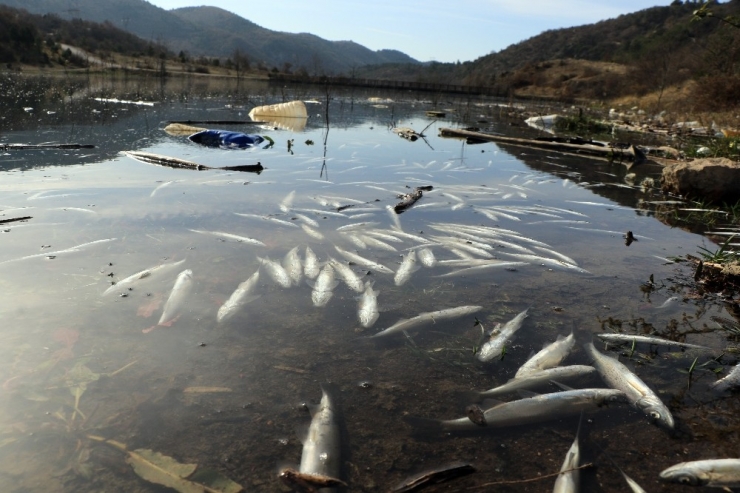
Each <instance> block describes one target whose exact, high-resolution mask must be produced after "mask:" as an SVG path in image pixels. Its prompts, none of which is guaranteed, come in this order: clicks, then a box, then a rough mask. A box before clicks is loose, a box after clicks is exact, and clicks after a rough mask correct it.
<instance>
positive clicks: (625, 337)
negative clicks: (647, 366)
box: [596, 334, 712, 351]
mask: <svg viewBox="0 0 740 493" xmlns="http://www.w3.org/2000/svg"><path fill="white" fill-rule="evenodd" d="M596 337H598V338H599V339H601V340H604V341H606V342H616V343H625V342H626V343H631V342H640V343H645V344H655V345H660V346H673V347H680V348H687V349H703V350H706V351H712V348H709V347H706V346H699V345H697V344H689V343H687V342H678V341H671V340H669V339H661V338H660V337H648V336H638V335H631V334H596Z"/></svg>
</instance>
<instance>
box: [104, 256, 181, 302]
mask: <svg viewBox="0 0 740 493" xmlns="http://www.w3.org/2000/svg"><path fill="white" fill-rule="evenodd" d="M184 262H185V259H182V260H179V261H177V262H171V263H168V264H159V265H157V266H154V267H150V268H148V269H144V270H142V271H139V272H137V273H136V274H132V275H130V276H128V277H126V278H125V279H122V280H120V281H118V282H117V283H115V284H113V285H112V286H110V287H109V288H108V289H106V290H105V291H103V295H102V296H105V295H108V294H110V293H112V292H114V291H117V290H119V289H124V288H128V287H130V286H131V285H132V284H134V283H136V282H137V281H140V280H142V279H150V278H152V277H153V276H154V275H155V274H164V273H165V272H169V271H170V270H172V269H175V268H177V267H179V266H181V265H182V264H183V263H184Z"/></svg>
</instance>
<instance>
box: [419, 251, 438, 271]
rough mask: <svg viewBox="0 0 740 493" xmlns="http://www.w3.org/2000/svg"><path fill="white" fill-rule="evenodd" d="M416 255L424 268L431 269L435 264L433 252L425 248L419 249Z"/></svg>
mask: <svg viewBox="0 0 740 493" xmlns="http://www.w3.org/2000/svg"><path fill="white" fill-rule="evenodd" d="M417 255H418V256H419V261H420V262H421V264H422V265H423V266H424V267H430V268H431V267H434V266H435V265H436V264H437V259H436V258H435V257H434V252H433V251H432V250H431V249H429V248H427V247H424V248H421V249H419V251H418V252H417Z"/></svg>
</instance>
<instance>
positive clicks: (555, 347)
mask: <svg viewBox="0 0 740 493" xmlns="http://www.w3.org/2000/svg"><path fill="white" fill-rule="evenodd" d="M575 343H576V339H575V337H574V336H573V332H571V333H570V335H569V336H568V337H563V336H562V335H559V336H558V338H557V340H556V341H555V342H553V343H551V344H548V345H546V346H545V347H543V348H542V350H541V351H540V352H538V353H537V354H535V355H534V356H532V357H531V358H529V359H528V360H527V361H526V362H525V363H524V364H523V365H522V366H521V367H520V368H519V370H518V371H517V372H516V375H515V376H514V378H522V377H524V376H527V375H531V374H532V373H537V372H539V371H542V370H546V369H548V368H554V367H556V366H558V365H559V364H560V363H561V362H562V361H563V360H564V359H565V358H566V357H567V356H568V354H570V351H571V350H572V349H573V346H574V345H575Z"/></svg>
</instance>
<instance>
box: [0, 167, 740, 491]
mask: <svg viewBox="0 0 740 493" xmlns="http://www.w3.org/2000/svg"><path fill="white" fill-rule="evenodd" d="M432 164H433V163H429V164H428V165H426V166H424V165H419V166H418V167H420V168H423V169H426V168H428V167H430V166H431V165H432ZM452 166H453V165H452V164H451V163H446V164H444V165H443V166H442V168H440V169H441V170H444V171H448V170H449V171H455V169H454V168H452ZM533 182H534V180H529V181H526V182H525V183H524V185H525V186H518V185H513V184H504V185H502V186H501V187H499V188H491V187H483V186H457V187H452V186H450V187H447V186H441V187H440V186H439V185H435V187H436V189H435V191H434V192H433V193H429V194H428V195H425V201H421V202H419V203H418V204H416V205H414V206H413V207H412V208H411V209H410V210H414V209H422V208H437V209H450V210H453V211H455V210H459V209H461V208H463V207H468V208H469V210H471V211H473V212H474V213H476V214H477V215H478V217H484V218H486V219H487V220H489V221H490V222H491V223H495V222H498V221H500V220H501V219H505V220H508V221H512V222H519V221H521V220H522V219H523V218H530V217H531V216H538V217H539V218H541V219H540V221H541V222H560V223H567V224H577V225H583V224H587V222H588V221H587V220H586V219H587V216H586V215H584V214H581V213H578V212H575V211H572V210H569V209H563V208H556V207H547V206H541V205H538V206H524V205H522V206H510V205H507V206H501V205H485V202H486V201H491V199H507V198H509V197H512V196H518V197H521V198H527V193H528V189H527V188H526V185H529V184H531V183H533ZM172 183H175V182H174V181H170V182H165V183H163V184H161V185H159V186H158V187H157V188H155V189H154V190H153V191H152V192H151V196H152V197H153V196H154V195H155V194H156V193H157V192H158V191H160V190H162V189H163V188H164V187H167V186H169V185H171V184H172ZM563 184H564V186H566V185H567V180H566V181H564V182H563ZM380 185H381V184H373V183H371V182H363V183H358V186H364V187H367V188H370V189H375V190H381V191H385V192H389V193H393V194H397V191H396V190H392V189H388V188H386V187H385V186H380ZM399 195H400V194H399ZM39 198H46V197H41V196H40V194H37V195H35V196H32V197H29V200H31V199H39ZM296 199H301V198H300V197H296V192H295V191H293V192H290V193H289V194H288V195H287V196H286V197H285V198H284V199H283V200H282V201H281V202H280V203H279V204H277V207H278V210H279V211H280V213H276V214H275V215H258V214H251V213H242V212H235V213H234V214H235V215H237V216H238V217H240V218H243V219H245V220H248V221H250V220H251V221H264V222H267V223H270V224H272V225H273V226H274V227H276V228H277V227H285V228H300V229H301V230H302V231H303V232H304V233H305V234H306V242H305V244H303V245H296V246H293V247H292V248H290V249H288V250H287V252H286V253H285V254H284V256H283V258H282V259H281V260H273V259H271V258H270V257H268V256H266V255H263V254H262V253H261V252H260V251H259V249H260V248H264V247H266V244H265V243H264V242H263V241H261V240H260V239H259V238H251V237H246V236H243V235H237V234H233V233H229V232H224V231H206V230H196V229H190V230H189V231H190V232H191V233H194V234H199V235H210V236H215V237H218V238H221V239H223V240H224V241H235V242H238V243H242V244H245V245H249V246H251V247H254V248H255V249H256V252H255V265H256V269H254V270H253V271H252V272H251V273H250V275H249V277H247V278H246V279H245V280H244V281H243V282H241V283H239V284H238V285H237V286H236V288H235V289H234V291H233V292H232V294H231V295H230V296H229V298H228V299H227V300H226V301H225V302H224V303H223V304H222V305H221V307H220V308H219V309H218V310H217V312H216V313H215V314H214V316H215V319H216V322H217V323H218V324H225V323H228V321H229V320H230V319H231V318H232V317H234V316H235V315H236V314H237V313H239V311H241V310H243V309H244V307H245V305H247V304H249V303H250V302H252V301H254V300H256V299H258V298H259V297H260V296H261V294H260V293H259V292H258V291H259V286H260V280H264V279H265V278H269V279H270V280H271V281H272V282H274V283H275V284H276V285H278V286H280V287H281V288H284V289H305V290H306V291H307V292H310V298H311V300H312V303H313V305H314V306H315V307H317V308H322V307H326V306H328V305H329V304H331V303H332V298H333V293H334V290H335V289H336V288H337V286H338V285H339V284H340V283H343V284H344V285H346V287H347V288H348V289H349V290H351V291H353V292H354V293H356V294H357V295H358V297H357V300H358V301H357V319H358V322H359V324H360V325H361V326H362V327H363V328H364V329H371V328H372V327H374V325H375V323H376V322H377V320H378V318H379V315H380V306H381V303H380V302H379V297H380V296H381V294H382V287H383V285H384V284H390V283H391V282H392V283H393V284H394V285H395V286H403V285H404V284H405V283H407V282H409V280H410V279H411V278H412V277H413V275H414V274H415V273H416V272H418V271H419V270H420V269H422V268H426V269H430V271H431V272H432V273H433V275H434V277H438V278H447V277H456V276H488V275H491V273H492V272H495V271H496V270H499V269H506V270H516V269H522V268H541V267H546V268H548V269H559V270H562V271H565V272H570V273H572V274H576V275H589V274H590V272H589V271H587V270H586V269H584V268H582V267H580V266H579V265H578V264H577V262H576V261H575V260H574V259H572V258H570V257H569V256H567V255H565V254H563V253H562V252H558V251H556V250H555V249H553V248H552V247H551V246H550V245H548V244H546V243H543V242H540V241H538V240H536V239H533V238H528V237H526V236H523V235H521V234H519V233H517V232H516V231H514V230H511V229H504V228H501V227H498V226H494V225H489V226H486V225H480V224H476V225H466V224H460V223H431V224H429V225H428V227H429V228H430V229H431V230H433V231H434V232H435V233H434V234H424V235H421V234H418V233H412V232H408V231H405V230H404V229H403V227H402V224H401V221H400V217H399V215H398V214H396V213H395V212H394V211H393V208H392V207H391V206H387V207H386V208H385V209H383V208H380V207H377V206H375V205H373V204H368V203H365V202H362V201H358V200H356V199H352V198H349V197H332V196H315V197H311V198H310V200H313V201H314V202H315V203H316V204H318V206H320V207H321V208H317V207H316V205H314V204H311V205H312V206H310V207H309V206H305V202H307V201H306V200H301V202H302V203H303V204H304V205H302V206H300V207H297V206H296V205H294V204H295V202H296ZM584 204H588V205H597V206H609V207H614V206H613V205H612V204H598V203H584ZM327 208H331V209H327ZM89 212H93V211H89ZM385 214H387V216H385V217H384V215H385ZM277 215H281V216H282V217H275V216H277ZM322 216H323V217H327V216H330V217H333V218H339V219H341V220H344V221H347V223H346V224H344V225H342V226H340V227H338V228H335V229H333V230H326V229H322V228H321V225H320V223H319V221H317V220H316V219H314V218H317V217H322ZM388 220H390V223H391V224H390V226H387V227H383V226H382V224H384V223H387V221H388ZM573 229H584V228H575V227H573ZM592 231H597V230H592ZM608 233H615V232H608ZM108 241H114V239H105V240H98V241H93V242H89V243H85V244H82V245H78V246H75V247H71V248H68V249H64V250H58V251H54V252H47V253H43V254H38V255H30V256H26V257H22V258H19V259H12V260H6V261H5V262H15V261H20V260H26V259H31V258H35V257H42V256H46V257H47V258H53V257H55V256H56V255H61V254H65V253H69V252H76V251H80V250H82V249H85V248H87V247H90V246H93V245H96V244H99V243H105V242H108ZM315 242H321V244H322V245H323V246H325V245H331V248H329V247H327V248H325V249H324V251H320V253H321V254H322V255H317V253H315V251H314V249H312V248H311V246H310V244H311V243H315ZM392 256H396V257H398V258H399V259H400V260H399V261H398V262H393V263H392V264H391V263H388V262H389V261H388V259H389V258H392ZM377 257H380V258H381V259H383V260H378V259H377ZM5 262H0V263H5ZM185 262H186V260H185V259H182V260H179V261H176V262H168V263H163V264H160V265H156V266H153V267H149V268H146V269H144V270H141V271H139V272H136V273H134V274H131V275H129V276H128V277H125V278H123V279H121V280H119V281H117V282H116V283H115V284H113V285H111V286H110V287H108V288H107V289H106V290H105V291H104V292H103V293H102V295H103V296H109V295H111V294H113V293H119V294H125V290H127V289H129V288H131V287H133V286H135V285H136V283H137V282H139V281H141V280H144V279H149V278H152V277H155V276H161V277H164V276H168V275H170V274H174V273H175V272H178V271H179V273H178V274H177V276H176V277H175V279H174V285H173V287H172V289H171V292H170V294H169V296H168V298H167V300H166V302H165V304H164V307H163V309H162V312H161V316H160V318H159V321H158V322H157V324H156V325H155V326H153V327H150V328H148V329H144V331H143V332H145V333H147V332H150V331H151V330H153V329H155V328H156V327H166V326H171V325H173V324H174V323H175V322H176V320H177V319H178V317H179V316H180V315H181V314H182V313H183V311H184V310H185V309H186V307H187V304H188V298H189V296H190V294H191V292H192V289H193V285H194V282H195V281H194V279H197V276H198V273H197V272H193V271H192V270H190V269H188V268H185V269H183V270H180V269H182V268H183V267H184V264H185ZM395 264H398V265H397V266H396V265H395ZM390 266H393V268H391V267H390ZM358 270H359V272H358ZM369 273H372V276H368V274H369ZM306 287H308V288H310V289H308V288H306ZM482 310H485V307H483V306H477V305H471V306H457V307H452V308H446V309H440V310H435V311H430V312H422V313H419V314H418V315H415V316H412V317H410V318H406V319H401V320H398V321H397V322H395V323H394V324H392V325H390V326H388V327H385V328H382V329H380V330H378V331H376V332H375V333H374V334H372V335H370V336H368V337H367V338H368V339H378V338H386V337H394V336H399V335H400V334H404V333H405V332H406V331H409V330H418V329H423V328H425V327H430V326H433V325H434V324H436V323H438V322H442V321H445V320H456V319H461V318H465V317H467V318H468V319H470V318H471V317H472V316H473V315H475V314H476V313H478V312H480V311H482ZM528 317H529V308H528V309H525V310H523V311H522V312H520V313H519V314H517V315H516V316H514V317H513V318H512V319H511V320H508V321H506V322H505V323H503V324H501V325H499V326H497V327H495V328H494V329H493V330H492V331H490V333H488V334H486V338H487V340H486V341H485V342H484V343H483V344H482V345H481V347H480V349H479V351H478V352H477V354H476V357H477V359H478V360H480V361H481V362H484V363H487V364H495V363H494V362H495V360H496V359H497V358H499V357H500V356H501V355H502V353H503V352H504V351H505V348H506V347H507V345H509V344H510V343H511V341H512V340H513V339H514V338H515V336H516V332H517V331H518V330H519V329H520V328H521V327H522V326H523V325H524V324H525V323H526V319H527V318H528ZM597 336H598V337H600V338H601V339H603V340H604V341H605V342H615V343H633V344H637V343H640V344H643V343H644V344H649V345H661V346H666V347H669V348H670V347H674V348H685V349H693V350H706V351H712V350H711V349H710V348H706V347H703V346H698V345H693V344H687V343H680V342H676V341H671V340H666V339H661V338H657V337H647V336H635V335H628V334H598V335H597ZM575 347H576V340H575V338H574V335H573V333H572V332H571V333H570V334H569V335H567V336H565V335H560V336H558V338H557V340H556V341H553V342H550V343H549V344H545V345H544V347H543V349H542V350H541V351H539V352H538V353H536V354H534V355H533V356H531V357H530V358H529V359H528V360H527V361H526V362H524V363H523V364H522V365H521V367H520V368H519V369H518V371H517V372H516V374H515V375H514V376H513V377H512V378H511V379H510V380H509V381H507V382H506V383H504V384H502V385H500V386H498V387H496V388H492V389H488V390H481V391H476V392H469V393H468V396H469V398H470V401H471V402H481V401H483V400H484V399H489V398H492V397H498V396H501V395H507V394H512V393H516V392H520V393H521V394H520V396H521V397H520V398H519V399H516V400H513V401H509V402H503V403H496V404H493V405H486V404H485V403H484V406H485V409H484V408H480V407H478V406H477V405H474V406H471V408H472V409H474V410H478V411H479V412H477V413H473V414H475V419H474V418H473V417H472V416H470V415H469V416H464V417H460V418H456V419H447V420H432V419H427V418H424V417H416V418H410V419H409V422H410V423H411V424H412V425H413V426H416V427H418V428H420V429H424V430H432V431H437V432H439V431H445V432H455V431H469V432H485V431H486V430H490V429H496V428H504V427H509V426H518V425H524V424H537V423H541V422H544V421H548V420H552V419H556V418H560V417H564V416H574V415H578V414H582V413H586V412H598V410H599V409H600V408H601V407H602V406H603V405H605V404H610V403H614V404H619V403H623V404H626V405H629V406H631V407H633V408H634V409H636V410H637V411H639V412H641V413H643V414H644V415H645V416H646V417H647V418H648V419H649V420H650V421H652V422H653V423H655V424H657V425H659V426H660V427H662V428H664V429H666V430H668V431H670V430H672V429H673V428H674V426H675V424H674V420H673V417H672V415H671V413H670V410H669V409H668V407H667V406H666V405H665V404H664V403H663V402H662V401H661V399H660V398H659V397H658V396H657V394H656V393H655V392H654V391H653V389H651V388H650V387H649V386H648V385H647V384H646V383H645V382H643V381H642V380H641V379H640V378H639V377H638V376H637V375H636V374H635V373H633V372H632V371H631V370H630V369H629V368H627V367H626V366H625V365H624V364H622V363H621V362H619V361H618V360H617V359H615V358H613V357H610V356H607V355H604V354H602V353H601V352H600V351H599V350H597V349H596V347H595V346H594V345H593V343H591V342H586V343H585V344H583V348H584V351H585V352H586V354H588V356H589V358H590V360H591V361H592V364H593V366H588V365H568V366H561V364H562V362H563V361H564V360H566V359H567V357H568V356H569V354H570V353H571V351H572V350H573V349H574V348H575ZM594 373H597V374H598V375H599V376H600V377H601V379H602V380H603V382H604V383H605V385H606V387H605V388H586V389H575V388H570V387H567V386H565V385H563V384H560V383H559V382H572V381H576V382H577V381H578V380H579V379H583V378H584V377H585V376H588V375H592V374H594ZM548 382H558V383H559V385H560V386H561V388H562V390H561V391H559V392H552V393H548V394H532V393H527V391H528V389H531V388H535V387H539V386H541V385H542V384H543V383H548ZM736 386H740V365H737V366H735V367H734V368H733V369H732V371H731V372H730V373H729V374H728V375H727V376H725V377H724V378H722V379H720V380H718V381H717V382H715V383H714V384H713V387H714V389H715V390H716V391H717V392H724V391H727V390H729V389H732V388H734V387H736ZM321 392H322V393H321V400H320V403H319V405H318V406H316V407H315V408H314V409H313V410H312V418H311V421H310V424H309V426H308V429H307V431H306V433H305V436H303V437H302V439H303V440H302V441H303V451H302V455H301V462H300V465H299V466H298V469H292V468H284V469H282V470H281V471H280V478H281V479H282V480H283V481H284V482H286V483H287V484H288V485H290V486H291V487H294V488H296V489H299V490H302V491H318V490H320V489H323V488H345V487H347V484H346V483H345V481H344V480H343V478H341V474H342V467H341V464H342V447H341V443H342V440H343V438H346V437H342V435H341V430H340V426H339V414H340V409H339V408H338V405H337V403H336V400H335V396H334V393H335V392H336V390H335V389H333V388H332V386H322V388H321ZM579 431H580V424H579ZM579 435H580V433H579V432H576V435H575V440H574V442H573V444H572V446H571V447H570V449H569V450H568V451H566V452H565V456H564V461H563V464H562V468H561V472H560V474H559V475H558V477H557V479H556V480H555V482H554V491H556V492H573V491H578V490H579V475H578V470H577V468H578V466H579V465H580V449H579ZM473 470H474V469H472V467H471V466H469V465H467V464H458V463H455V464H453V465H449V466H445V467H442V468H437V469H435V470H430V471H428V472H426V473H423V474H421V475H416V476H414V477H412V478H408V479H407V480H406V481H404V482H402V483H401V484H399V485H398V486H396V487H395V488H394V489H393V490H392V491H412V490H415V489H416V488H417V487H419V486H423V485H425V484H427V483H430V482H434V481H437V480H441V479H440V478H447V477H456V476H455V475H457V474H461V473H460V472H458V471H463V472H462V473H470V472H472V471H473ZM620 472H621V473H622V474H623V476H624V479H625V481H626V482H627V484H628V486H629V487H630V489H631V490H632V491H644V490H642V488H641V487H640V486H639V485H637V483H636V482H635V481H634V480H632V479H631V478H630V477H629V476H627V475H626V474H625V473H624V472H623V471H621V470H620ZM660 476H661V478H662V479H663V480H665V481H670V482H675V483H680V484H686V485H694V486H710V487H720V488H732V487H738V486H740V459H734V458H727V459H715V460H699V461H693V462H684V463H680V464H676V465H674V466H672V467H669V468H667V469H666V470H664V471H663V472H662V473H661V474H660Z"/></svg>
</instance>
